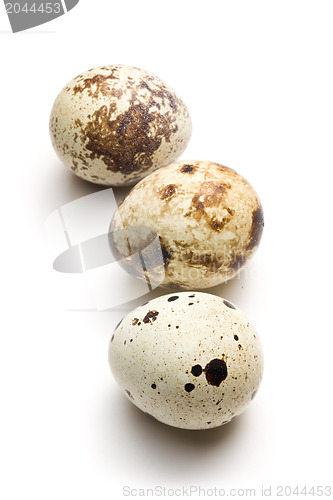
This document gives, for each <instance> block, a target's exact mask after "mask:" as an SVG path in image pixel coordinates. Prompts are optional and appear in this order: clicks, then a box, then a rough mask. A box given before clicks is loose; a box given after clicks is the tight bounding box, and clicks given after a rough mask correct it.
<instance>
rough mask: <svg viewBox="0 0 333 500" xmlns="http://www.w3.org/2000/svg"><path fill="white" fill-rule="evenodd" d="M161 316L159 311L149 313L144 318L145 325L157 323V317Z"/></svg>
mask: <svg viewBox="0 0 333 500" xmlns="http://www.w3.org/2000/svg"><path fill="white" fill-rule="evenodd" d="M158 315H159V312H158V311H149V312H147V314H146V316H145V317H144V318H143V322H144V323H153V322H154V321H156V318H157V316H158Z"/></svg>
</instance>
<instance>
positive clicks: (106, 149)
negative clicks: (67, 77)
mask: <svg viewBox="0 0 333 500" xmlns="http://www.w3.org/2000/svg"><path fill="white" fill-rule="evenodd" d="M191 131H192V125H191V119H190V116H189V113H188V110H187V107H186V105H185V104H184V102H183V101H182V99H181V98H180V97H179V95H178V94H177V93H176V92H175V91H174V90H173V89H172V88H171V87H170V86H169V85H167V84H166V83H164V82H163V81H162V80H161V79H160V78H158V77H157V76H155V75H154V74H152V73H149V72H148V71H145V70H142V69H139V68H135V67H131V66H124V65H111V66H101V67H97V68H93V69H90V70H89V71H86V72H84V73H82V74H80V75H79V76H77V77H76V78H74V79H73V80H71V81H70V82H69V83H68V84H67V85H66V86H65V87H64V89H63V90H62V91H61V92H60V94H59V95H58V97H57V98H56V100H55V103H54V105H53V108H52V111H51V116H50V135H51V140H52V144H53V146H54V149H55V151H56V153H57V154H58V156H59V158H60V159H61V161H62V162H63V163H64V164H65V165H66V166H67V167H68V168H70V169H71V170H72V172H73V173H74V174H75V175H77V176H79V177H81V178H82V179H85V180H88V181H90V182H93V183H96V184H103V185H107V186H124V185H131V184H134V183H136V182H137V181H139V180H140V179H142V178H143V177H145V176H146V175H148V174H149V173H151V172H153V171H154V170H156V169H157V168H159V167H162V166H165V165H167V164H168V163H170V162H172V161H174V160H176V159H177V158H178V157H179V156H180V155H181V153H182V152H183V151H184V149H185V148H186V146H187V143H188V141H189V139H190V136H191Z"/></svg>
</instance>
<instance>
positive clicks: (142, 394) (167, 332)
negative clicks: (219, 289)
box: [109, 292, 263, 429]
mask: <svg viewBox="0 0 333 500" xmlns="http://www.w3.org/2000/svg"><path fill="white" fill-rule="evenodd" d="M109 363H110V367H111V370H112V373H113V375H114V377H115V379H116V381H117V382H118V384H119V386H120V388H121V389H122V390H123V392H124V394H126V396H127V397H128V398H129V399H130V401H132V403H134V404H135V405H136V406H137V407H138V408H140V409H141V410H142V411H144V412H145V413H148V414H149V415H151V416H153V417H155V418H156V419H157V420H159V421H160V422H163V423H165V424H168V425H171V426H174V427H180V428H182V429H211V428H213V427H218V426H220V425H223V424H226V423H227V422H230V420H232V419H233V418H234V417H236V416H237V415H239V414H240V413H242V412H243V411H244V410H245V408H246V407H247V405H248V404H249V403H250V402H251V400H252V399H253V397H254V396H255V394H256V392H257V390H258V387H259V384H260V381H261V378H262V373H263V353H262V348H261V343H260V340H259V337H258V334H257V332H256V330H255V328H254V326H253V325H252V323H251V322H250V320H249V319H248V318H247V317H246V316H245V314H244V313H242V311H240V309H238V307H236V306H235V305H234V304H232V303H230V302H229V301H227V300H225V299H222V298H221V297H217V296H215V295H211V294H207V293H203V292H180V293H177V294H174V295H173V294H169V295H163V296H161V297H158V298H155V299H153V300H151V301H150V302H148V303H147V304H145V305H143V306H141V307H138V308H136V309H135V310H134V311H132V312H130V313H129V314H127V315H126V316H125V318H124V319H123V320H122V321H121V323H120V324H119V325H118V326H117V328H116V330H115V332H114V334H113V335H112V338H111V342H110V345H109Z"/></svg>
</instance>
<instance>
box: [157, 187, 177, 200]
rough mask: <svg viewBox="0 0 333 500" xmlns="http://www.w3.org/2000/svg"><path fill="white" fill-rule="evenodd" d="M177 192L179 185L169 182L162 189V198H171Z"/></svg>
mask: <svg viewBox="0 0 333 500" xmlns="http://www.w3.org/2000/svg"><path fill="white" fill-rule="evenodd" d="M176 192H177V186H176V185H175V184H169V185H168V186H165V188H163V189H162V192H161V194H160V198H161V200H166V201H168V200H170V199H171V198H172V197H173V196H174V195H175V194H176Z"/></svg>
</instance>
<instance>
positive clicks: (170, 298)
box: [168, 295, 179, 302]
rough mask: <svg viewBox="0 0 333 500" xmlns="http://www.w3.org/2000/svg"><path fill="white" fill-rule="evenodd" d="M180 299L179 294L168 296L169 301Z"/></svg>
mask: <svg viewBox="0 0 333 500" xmlns="http://www.w3.org/2000/svg"><path fill="white" fill-rule="evenodd" d="M177 299H179V297H178V295H173V296H172V297H169V298H168V302H173V301H174V300H177Z"/></svg>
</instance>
